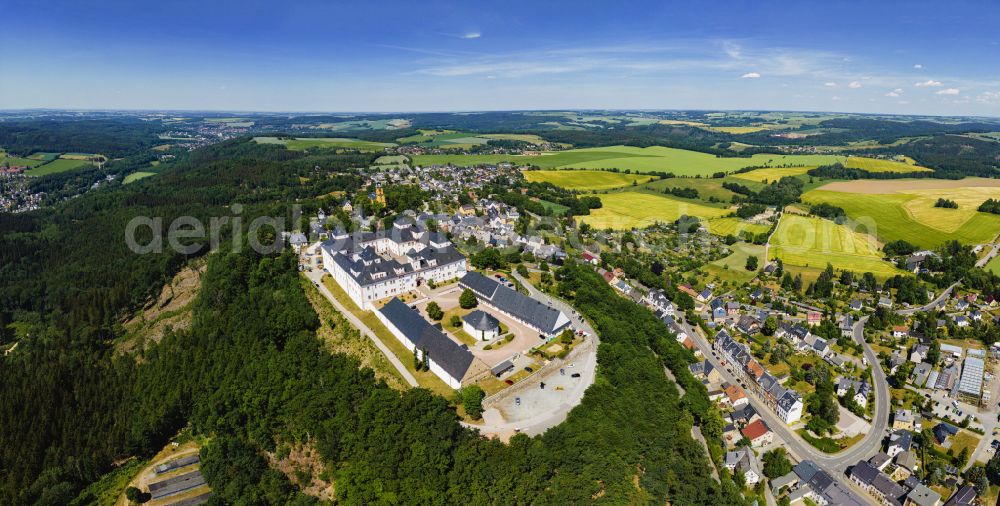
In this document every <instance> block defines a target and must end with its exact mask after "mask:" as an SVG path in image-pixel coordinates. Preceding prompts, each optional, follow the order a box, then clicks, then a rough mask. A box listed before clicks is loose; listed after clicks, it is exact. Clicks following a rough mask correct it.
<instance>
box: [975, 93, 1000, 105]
mask: <svg viewBox="0 0 1000 506" xmlns="http://www.w3.org/2000/svg"><path fill="white" fill-rule="evenodd" d="M976 102H981V103H984V104H1000V91H984V92H982V93H980V94H979V95H977V96H976Z"/></svg>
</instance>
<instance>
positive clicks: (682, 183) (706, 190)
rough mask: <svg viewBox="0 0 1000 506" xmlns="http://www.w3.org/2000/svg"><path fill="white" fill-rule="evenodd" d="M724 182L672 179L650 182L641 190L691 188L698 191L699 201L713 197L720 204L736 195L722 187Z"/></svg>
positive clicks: (710, 179)
mask: <svg viewBox="0 0 1000 506" xmlns="http://www.w3.org/2000/svg"><path fill="white" fill-rule="evenodd" d="M725 181H726V179H714V178H694V177H674V178H669V179H660V180H658V181H650V182H649V183H646V184H645V185H643V188H645V189H649V190H654V191H663V190H665V189H668V188H693V189H695V190H698V198H700V199H703V200H707V199H709V198H712V197H715V198H716V199H718V200H720V201H722V202H729V201H731V200H732V198H733V197H734V196H736V195H737V194H736V193H735V192H733V191H731V190H728V189H726V188H723V187H722V183H723V182H725Z"/></svg>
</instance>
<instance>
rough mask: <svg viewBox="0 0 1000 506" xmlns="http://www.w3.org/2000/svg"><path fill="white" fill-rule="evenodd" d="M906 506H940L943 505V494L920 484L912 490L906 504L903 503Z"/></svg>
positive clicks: (907, 496)
mask: <svg viewBox="0 0 1000 506" xmlns="http://www.w3.org/2000/svg"><path fill="white" fill-rule="evenodd" d="M903 504H904V506H938V505H939V504H941V494H939V493H937V492H935V491H933V490H931V489H929V488H927V486H926V485H924V484H923V483H918V484H917V486H915V487H913V490H910V493H908V494H906V502H904V503H903Z"/></svg>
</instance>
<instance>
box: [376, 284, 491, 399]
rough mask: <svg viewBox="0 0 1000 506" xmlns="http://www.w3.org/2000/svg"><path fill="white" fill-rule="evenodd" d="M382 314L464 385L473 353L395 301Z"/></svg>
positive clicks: (400, 302)
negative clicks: (463, 381) (464, 378)
mask: <svg viewBox="0 0 1000 506" xmlns="http://www.w3.org/2000/svg"><path fill="white" fill-rule="evenodd" d="M379 312H381V313H382V315H384V316H385V318H386V319H387V320H389V321H390V322H391V323H392V324H393V325H394V326H395V327H396V328H397V329H399V330H400V332H402V333H403V334H404V335H405V336H406V337H407V339H409V340H410V342H412V343H413V344H414V345H415V346H416V347H417V349H418V350H422V351H423V352H424V353H426V354H427V357H428V358H430V359H431V360H432V361H434V363H436V364H438V365H440V366H441V368H442V369H444V370H445V372H447V373H448V374H449V375H450V376H451V377H452V378H455V379H456V380H459V381H461V380H462V378H463V377H465V373H466V372H467V371H468V370H469V366H470V365H471V364H472V360H473V358H474V357H473V356H472V352H470V351H469V350H467V349H465V348H463V347H462V346H460V345H459V344H458V343H456V342H455V341H452V340H451V339H449V338H448V336H446V335H444V333H443V332H441V329H440V328H438V327H437V326H434V325H431V324H430V323H429V322H428V321H427V320H425V319H424V317H422V316H420V313H418V312H417V311H416V310H414V309H410V307H409V306H407V305H406V304H404V303H403V301H401V300H399V299H397V298H395V297H393V299H392V300H390V301H389V303H388V304H386V305H385V306H382V309H379Z"/></svg>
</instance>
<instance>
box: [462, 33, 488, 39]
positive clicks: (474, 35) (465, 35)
mask: <svg viewBox="0 0 1000 506" xmlns="http://www.w3.org/2000/svg"><path fill="white" fill-rule="evenodd" d="M482 36H483V34H481V33H479V32H466V33H463V34H462V35H459V36H458V37H459V38H460V39H478V38H479V37H482Z"/></svg>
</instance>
